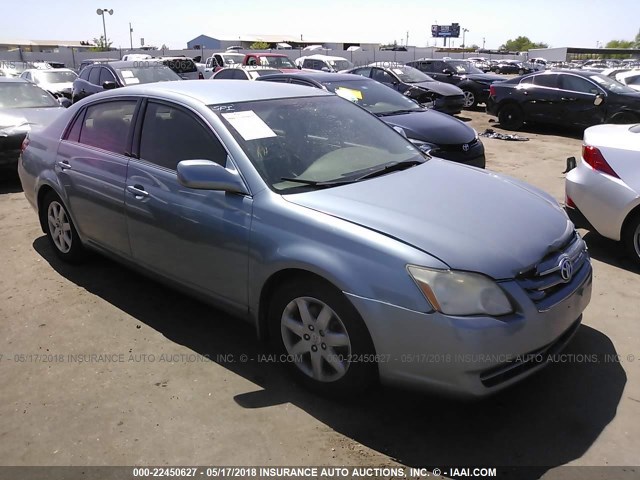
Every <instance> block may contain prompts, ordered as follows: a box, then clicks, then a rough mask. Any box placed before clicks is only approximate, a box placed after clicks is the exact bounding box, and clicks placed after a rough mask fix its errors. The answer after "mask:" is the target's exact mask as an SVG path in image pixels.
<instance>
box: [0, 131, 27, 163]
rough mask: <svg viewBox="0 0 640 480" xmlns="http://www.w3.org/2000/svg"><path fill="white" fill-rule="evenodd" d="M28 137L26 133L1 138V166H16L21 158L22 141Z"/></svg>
mask: <svg viewBox="0 0 640 480" xmlns="http://www.w3.org/2000/svg"><path fill="white" fill-rule="evenodd" d="M26 136H27V134H26V133H21V134H19V135H11V136H9V137H0V166H5V165H16V164H17V163H18V157H19V156H20V148H21V146H22V141H23V140H24V138H25V137H26Z"/></svg>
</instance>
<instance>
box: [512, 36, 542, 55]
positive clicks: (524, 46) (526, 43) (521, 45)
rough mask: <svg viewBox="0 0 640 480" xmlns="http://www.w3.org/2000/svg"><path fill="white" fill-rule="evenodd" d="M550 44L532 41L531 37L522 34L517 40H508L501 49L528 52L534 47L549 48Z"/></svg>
mask: <svg viewBox="0 0 640 480" xmlns="http://www.w3.org/2000/svg"><path fill="white" fill-rule="evenodd" d="M548 46H549V45H548V44H546V43H544V42H532V41H531V40H529V37H523V36H520V37H518V38H516V39H515V40H507V41H506V42H505V43H504V44H503V45H501V46H500V50H506V51H508V52H526V51H528V50H531V49H532V48H547V47H548Z"/></svg>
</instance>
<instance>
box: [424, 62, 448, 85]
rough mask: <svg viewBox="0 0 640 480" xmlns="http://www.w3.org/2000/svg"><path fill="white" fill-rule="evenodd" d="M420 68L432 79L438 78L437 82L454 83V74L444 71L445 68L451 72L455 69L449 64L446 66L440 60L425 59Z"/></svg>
mask: <svg viewBox="0 0 640 480" xmlns="http://www.w3.org/2000/svg"><path fill="white" fill-rule="evenodd" d="M421 70H422V71H423V72H424V73H426V74H427V75H429V76H430V77H431V78H433V79H434V80H438V81H439V82H446V83H456V82H455V81H454V76H455V75H450V74H448V73H444V71H445V70H451V71H452V72H455V69H454V68H453V67H451V66H447V64H446V63H445V62H443V61H442V60H430V61H425V62H423V67H422V69H421Z"/></svg>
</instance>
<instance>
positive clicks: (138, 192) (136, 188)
mask: <svg viewBox="0 0 640 480" xmlns="http://www.w3.org/2000/svg"><path fill="white" fill-rule="evenodd" d="M127 190H128V191H129V192H130V193H133V195H134V196H135V197H136V198H144V197H148V196H149V192H147V191H146V190H145V189H144V187H143V186H142V185H128V186H127Z"/></svg>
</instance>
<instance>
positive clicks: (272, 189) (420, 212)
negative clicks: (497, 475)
mask: <svg viewBox="0 0 640 480" xmlns="http://www.w3.org/2000/svg"><path fill="white" fill-rule="evenodd" d="M18 168H19V174H20V178H21V180H22V185H23V188H24V192H25V195H26V197H27V198H28V200H29V201H30V202H31V204H32V205H33V207H34V208H35V209H36V211H37V212H38V217H39V219H40V223H41V225H42V229H43V231H44V232H46V234H47V236H48V238H49V240H50V241H51V245H52V248H53V250H54V251H55V252H56V254H57V255H58V256H60V257H61V258H62V259H64V260H67V261H71V262H78V261H80V260H81V259H82V258H83V253H84V251H85V250H86V249H91V250H96V251H98V252H102V253H104V254H107V255H109V256H111V257H113V258H115V259H118V260H120V261H123V262H125V263H126V264H128V265H130V266H131V267H132V268H135V269H137V270H141V271H143V272H145V273H147V274H149V275H152V276H154V277H155V278H158V279H160V280H162V281H165V282H168V283H170V284H173V285H175V286H177V287H179V288H181V289H183V290H186V291H188V292H190V293H191V294H193V295H196V296H198V297H200V298H204V299H206V300H208V301H210V302H212V303H213V304H215V305H217V306H218V307H219V308H222V309H225V310H226V311H228V312H230V313H232V314H233V315H235V316H237V317H240V318H243V319H246V320H248V321H249V322H251V323H252V324H254V325H255V327H256V329H257V331H258V334H259V336H260V337H262V338H265V339H268V340H269V341H270V342H271V343H272V345H273V347H274V348H275V349H276V351H277V352H278V353H279V355H278V356H277V358H278V359H281V360H282V361H283V362H284V363H286V364H287V365H288V367H289V368H290V370H291V372H293V374H294V375H295V376H296V378H297V379H298V380H300V381H302V382H303V383H304V384H306V385H307V386H309V387H310V388H312V389H314V390H317V391H320V392H323V393H329V394H337V395H346V394H354V393H355V392H360V391H362V390H363V389H365V388H367V387H369V386H370V385H372V384H374V383H375V382H376V381H378V380H380V381H381V382H382V383H384V384H395V385H402V386H410V387H417V388H420V389H426V390H438V391H441V392H446V393H451V394H459V395H466V396H476V397H478V396H484V395H487V394H490V393H493V392H495V391H497V390H499V389H502V388H504V387H506V386H508V385H510V384H513V383H514V382H516V381H518V380H520V379H522V378H524V377H525V376H527V375H528V374H530V373H532V372H534V371H536V370H537V369H539V368H541V367H542V366H544V365H545V364H547V363H549V358H550V355H553V354H554V353H555V352H557V351H559V350H560V349H561V348H562V347H563V346H564V345H565V344H566V343H567V342H568V341H569V340H570V338H571V337H572V335H573V334H574V333H575V332H576V330H577V329H578V328H579V325H580V320H581V317H582V312H583V310H584V309H585V307H586V306H587V304H588V303H589V300H590V297H591V279H592V271H591V263H590V260H589V256H588V253H587V251H586V247H585V244H584V242H583V241H582V239H581V238H580V237H579V236H578V235H577V234H576V232H575V230H574V226H573V224H572V223H571V222H570V221H569V219H568V218H567V216H566V215H565V213H564V212H563V210H562V209H561V208H560V207H559V205H558V204H557V203H556V201H555V200H553V198H551V197H550V196H549V195H547V194H545V193H543V192H541V191H539V190H537V189H535V188H534V187H532V186H529V185H526V184H524V183H521V182H519V181H517V180H514V179H511V178H508V177H504V176H501V175H497V174H495V173H492V172H488V171H483V170H480V169H476V168H473V167H467V166H461V165H459V164H455V163H452V162H449V161H445V160H440V159H437V158H429V157H428V156H426V155H425V154H423V153H422V152H421V151H420V150H418V149H417V148H415V147H414V146H413V145H412V144H411V143H410V142H409V141H407V140H406V138H404V137H403V136H402V135H401V132H397V131H395V130H394V129H393V128H391V127H389V126H388V125H386V124H385V123H384V122H382V121H381V120H379V119H378V118H376V117H375V116H373V115H372V114H370V113H368V112H367V111H365V110H364V109H362V108H360V107H358V106H357V105H355V104H353V103H352V102H349V101H347V100H344V99H342V98H340V97H338V96H335V95H332V94H329V93H326V92H323V91H321V90H317V89H310V88H307V87H302V86H296V85H288V84H287V85H283V84H276V83H269V82H234V81H224V80H220V81H216V82H197V81H193V82H166V83H159V84H149V85H139V86H131V87H126V88H122V89H117V90H114V91H110V92H105V93H101V94H96V95H92V96H91V97H89V98H87V99H85V100H83V101H82V102H79V103H77V104H75V105H74V106H73V107H71V108H70V109H68V110H67V111H65V112H64V114H63V115H62V117H60V118H59V119H58V121H56V122H54V123H53V124H52V125H51V126H50V127H49V128H47V129H45V130H43V131H39V132H34V133H31V134H30V135H29V137H28V138H27V139H26V140H25V142H24V144H23V152H22V156H21V159H20V161H19V167H18Z"/></svg>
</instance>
